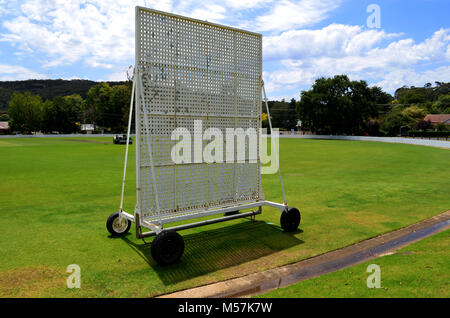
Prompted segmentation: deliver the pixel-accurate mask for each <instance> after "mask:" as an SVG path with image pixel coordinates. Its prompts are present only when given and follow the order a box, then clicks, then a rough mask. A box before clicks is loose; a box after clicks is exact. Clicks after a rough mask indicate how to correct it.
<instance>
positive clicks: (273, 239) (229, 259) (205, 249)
mask: <svg viewBox="0 0 450 318" xmlns="http://www.w3.org/2000/svg"><path fill="white" fill-rule="evenodd" d="M301 232H302V231H301V230H298V231H297V232H293V233H285V232H283V231H282V230H281V229H280V228H279V227H276V226H274V225H270V224H267V223H265V222H263V221H255V222H244V223H239V224H235V225H230V226H224V227H222V228H219V229H213V230H205V231H201V232H198V233H193V234H188V235H183V233H182V232H180V234H182V236H183V239H184V243H185V250H184V254H183V256H182V258H181V260H180V262H178V263H176V264H173V265H170V266H164V267H162V266H159V265H157V264H156V262H155V261H154V260H153V258H152V256H151V251H150V250H151V244H136V243H135V242H132V241H130V240H129V239H128V238H127V237H122V240H123V241H125V242H126V243H127V244H128V245H129V246H130V247H131V248H133V250H134V251H135V252H136V253H138V254H139V255H140V256H141V257H142V258H143V259H144V260H145V261H146V262H147V263H148V264H149V266H150V267H152V269H153V270H154V271H155V272H156V273H157V274H158V276H159V277H160V279H161V280H162V281H163V283H164V284H165V285H170V284H175V283H178V282H182V281H185V280H187V279H191V278H194V277H198V276H201V275H204V274H207V273H211V272H215V271H218V270H220V269H224V268H228V267H232V266H236V265H239V264H242V263H245V262H249V261H251V260H255V259H258V258H261V257H263V256H267V255H270V254H272V253H275V252H278V251H281V250H284V249H287V248H290V247H293V246H295V245H298V244H302V243H303V241H302V240H299V239H297V238H296V237H294V236H293V235H294V234H296V233H301Z"/></svg>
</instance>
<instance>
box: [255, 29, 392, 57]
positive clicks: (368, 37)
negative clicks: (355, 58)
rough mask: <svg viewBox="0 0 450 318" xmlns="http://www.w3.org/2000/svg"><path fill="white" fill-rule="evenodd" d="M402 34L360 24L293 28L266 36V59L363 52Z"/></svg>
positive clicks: (264, 47)
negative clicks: (368, 28) (367, 27)
mask: <svg viewBox="0 0 450 318" xmlns="http://www.w3.org/2000/svg"><path fill="white" fill-rule="evenodd" d="M399 35H400V34H395V33H391V34H387V33H385V32H384V31H383V30H380V31H378V30H363V28H362V27H360V26H357V25H344V24H330V25H329V26H327V27H324V28H322V29H318V30H292V31H286V32H283V33H281V34H280V35H276V36H268V37H264V38H263V49H264V56H265V58H269V59H270V58H276V59H285V58H292V57H299V56H300V57H302V58H304V57H312V56H343V55H344V56H345V55H349V54H360V53H362V52H365V51H366V50H367V49H371V48H373V46H374V45H375V44H378V43H380V42H381V41H382V40H385V39H390V38H393V37H396V36H399Z"/></svg>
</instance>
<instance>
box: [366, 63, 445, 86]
mask: <svg viewBox="0 0 450 318" xmlns="http://www.w3.org/2000/svg"><path fill="white" fill-rule="evenodd" d="M436 81H437V82H449V81H450V66H441V67H438V68H435V69H431V70H426V71H423V72H417V71H415V70H414V69H412V68H408V69H398V70H394V71H391V72H388V73H387V74H386V75H384V76H383V80H382V81H379V82H377V83H375V84H374V85H377V86H381V87H383V88H384V89H385V90H387V91H390V92H394V91H395V90H396V89H397V88H399V87H402V86H403V85H408V86H423V85H424V84H426V83H434V82H436Z"/></svg>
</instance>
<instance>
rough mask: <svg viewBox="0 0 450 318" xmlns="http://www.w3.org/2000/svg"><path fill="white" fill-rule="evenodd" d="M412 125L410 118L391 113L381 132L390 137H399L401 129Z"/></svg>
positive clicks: (399, 113) (382, 125)
mask: <svg viewBox="0 0 450 318" xmlns="http://www.w3.org/2000/svg"><path fill="white" fill-rule="evenodd" d="M408 124H410V118H408V117H407V116H405V115H403V114H402V113H401V112H397V113H391V114H389V115H388V117H387V118H386V119H385V120H384V121H383V123H382V124H381V130H382V131H384V132H385V133H387V134H388V135H390V136H397V135H398V134H399V133H400V127H402V126H407V125H408Z"/></svg>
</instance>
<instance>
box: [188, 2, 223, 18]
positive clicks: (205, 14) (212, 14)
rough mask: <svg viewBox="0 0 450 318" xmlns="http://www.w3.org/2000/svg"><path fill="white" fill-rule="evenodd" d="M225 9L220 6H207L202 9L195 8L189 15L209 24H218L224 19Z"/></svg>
mask: <svg viewBox="0 0 450 318" xmlns="http://www.w3.org/2000/svg"><path fill="white" fill-rule="evenodd" d="M226 11H227V10H226V9H225V8H224V7H222V6H220V5H216V4H207V5H206V6H205V7H204V8H197V9H195V10H194V11H192V13H191V14H190V16H191V17H193V18H196V19H200V20H207V21H209V22H219V21H220V20H222V19H224V18H225V13H226Z"/></svg>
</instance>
